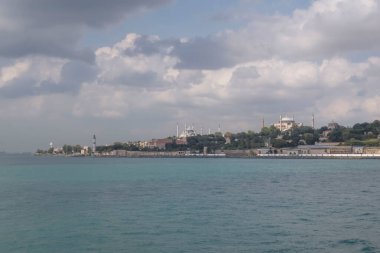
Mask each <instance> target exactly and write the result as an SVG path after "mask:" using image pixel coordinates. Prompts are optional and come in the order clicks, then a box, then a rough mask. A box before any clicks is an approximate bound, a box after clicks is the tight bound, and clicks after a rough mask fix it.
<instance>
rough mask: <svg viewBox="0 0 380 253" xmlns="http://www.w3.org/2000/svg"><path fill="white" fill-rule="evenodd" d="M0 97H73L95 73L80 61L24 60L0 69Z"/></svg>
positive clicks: (90, 67)
mask: <svg viewBox="0 0 380 253" xmlns="http://www.w3.org/2000/svg"><path fill="white" fill-rule="evenodd" d="M0 73H1V75H0V97H3V98H18V97H24V96H39V95H43V94H55V93H76V92H77V91H78V90H79V89H80V87H81V84H82V83H84V82H91V81H93V80H94V79H95V77H96V74H97V69H96V67H95V66H93V65H89V64H87V63H84V62H80V61H66V60H61V59H53V58H41V57H35V58H25V59H21V60H16V62H15V63H14V64H13V65H10V66H6V67H4V68H2V69H1V72H0Z"/></svg>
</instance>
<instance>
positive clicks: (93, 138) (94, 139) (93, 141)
mask: <svg viewBox="0 0 380 253" xmlns="http://www.w3.org/2000/svg"><path fill="white" fill-rule="evenodd" d="M95 152H96V136H95V134H94V136H93V137H92V153H93V154H94V153H95Z"/></svg>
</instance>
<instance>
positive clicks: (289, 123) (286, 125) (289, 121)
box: [273, 116, 303, 132]
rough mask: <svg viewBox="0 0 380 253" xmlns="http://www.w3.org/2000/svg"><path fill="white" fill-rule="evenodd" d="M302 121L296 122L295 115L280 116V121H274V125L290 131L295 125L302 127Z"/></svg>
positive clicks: (281, 129) (282, 130)
mask: <svg viewBox="0 0 380 253" xmlns="http://www.w3.org/2000/svg"><path fill="white" fill-rule="evenodd" d="M302 125H303V124H302V123H296V122H295V121H294V117H293V118H290V117H282V116H280V121H279V122H278V123H274V124H273V126H274V127H275V128H277V129H280V131H281V132H284V131H288V130H290V129H292V128H293V127H301V126H302Z"/></svg>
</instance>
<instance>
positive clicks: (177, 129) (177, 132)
mask: <svg viewBox="0 0 380 253" xmlns="http://www.w3.org/2000/svg"><path fill="white" fill-rule="evenodd" d="M178 137H179V128H178V123H177V138H178Z"/></svg>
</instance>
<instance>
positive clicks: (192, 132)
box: [179, 127, 197, 138]
mask: <svg viewBox="0 0 380 253" xmlns="http://www.w3.org/2000/svg"><path fill="white" fill-rule="evenodd" d="M196 135H197V133H196V132H195V130H194V128H193V127H187V128H185V130H184V131H183V132H182V133H181V135H180V136H179V138H186V137H192V136H196Z"/></svg>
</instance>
